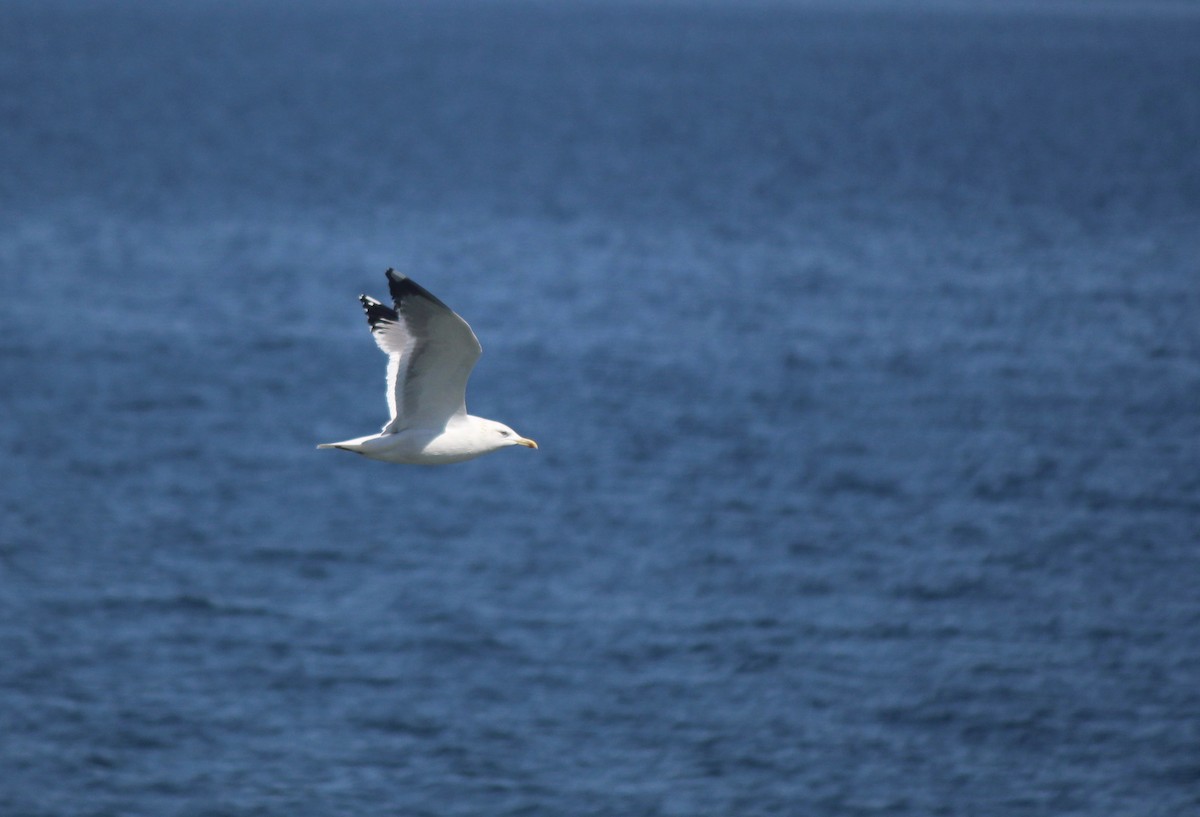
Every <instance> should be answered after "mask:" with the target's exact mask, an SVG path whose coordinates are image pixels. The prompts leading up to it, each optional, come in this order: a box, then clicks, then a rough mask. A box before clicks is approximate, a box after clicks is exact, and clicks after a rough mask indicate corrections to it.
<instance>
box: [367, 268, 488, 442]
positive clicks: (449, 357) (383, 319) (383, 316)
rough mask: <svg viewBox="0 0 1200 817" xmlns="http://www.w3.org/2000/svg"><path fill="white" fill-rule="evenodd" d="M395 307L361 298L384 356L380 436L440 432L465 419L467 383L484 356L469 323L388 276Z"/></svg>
mask: <svg viewBox="0 0 1200 817" xmlns="http://www.w3.org/2000/svg"><path fill="white" fill-rule="evenodd" d="M387 278H388V289H389V290H390V291H391V294H392V303H393V307H387V306H384V305H383V304H382V303H380V302H379V301H377V300H375V299H374V298H369V297H367V296H366V295H360V296H359V300H360V301H362V305H363V310H364V311H365V312H366V313H367V323H369V324H370V325H371V334H372V335H373V336H374V337H375V342H376V343H377V344H379V348H380V349H382V350H383V351H384V352H385V353H387V356H388V371H387V386H388V392H387V400H388V408H389V409H390V410H391V418H390V419H389V420H388V422H387V424H386V425H384V427H383V433H384V434H392V433H395V432H397V431H400V430H401V429H405V428H443V427H444V426H445V425H446V423H447V422H449V420H450V418H451V417H453V416H454V415H455V414H466V413H467V406H466V391H467V378H469V377H470V376H471V369H473V368H474V367H475V361H477V360H479V356H480V355H481V354H482V353H483V348H482V347H481V346H480V345H479V341H478V339H476V337H475V333H474V332H472V331H471V327H470V326H468V325H467V322H466V321H464V320H463V319H462V318H460V317H459V316H458V315H456V314H454V312H453V311H452V310H451V309H450V307H448V306H446V305H445V304H444V303H442V302H441V301H439V300H438V299H437V298H435V297H434V296H433V295H431V294H430V293H429V292H427V291H426V290H425V289H424V288H423V287H421V286H419V285H417V284H416V283H415V282H414V281H413V280H412V279H411V278H409V277H407V276H405V275H401V274H400V273H398V272H396V271H395V270H393V269H389V270H388V271H387Z"/></svg>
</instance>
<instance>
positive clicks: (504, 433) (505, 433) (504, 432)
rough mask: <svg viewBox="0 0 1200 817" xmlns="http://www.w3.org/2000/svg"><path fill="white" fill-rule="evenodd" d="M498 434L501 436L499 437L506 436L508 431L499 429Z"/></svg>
mask: <svg viewBox="0 0 1200 817" xmlns="http://www.w3.org/2000/svg"><path fill="white" fill-rule="evenodd" d="M500 436H501V437H507V436H508V432H507V431H501V432H500Z"/></svg>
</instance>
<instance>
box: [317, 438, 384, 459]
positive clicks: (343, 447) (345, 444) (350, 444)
mask: <svg viewBox="0 0 1200 817" xmlns="http://www.w3.org/2000/svg"><path fill="white" fill-rule="evenodd" d="M374 437H375V435H374V434H372V435H371V436H368V437H357V438H355V439H353V440H342V441H341V442H340V443H321V444H320V445H318V446H317V448H336V449H338V450H339V451H353V452H354V453H355V454H361V453H363V443H365V442H366V441H367V440H370V439H374Z"/></svg>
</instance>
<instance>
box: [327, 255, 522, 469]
mask: <svg viewBox="0 0 1200 817" xmlns="http://www.w3.org/2000/svg"><path fill="white" fill-rule="evenodd" d="M387 279H388V289H389V291H390V292H391V295H392V304H393V306H392V307H388V306H384V305H383V304H382V303H380V302H379V301H377V300H375V299H374V298H370V297H367V296H366V295H360V296H359V297H358V299H359V300H360V301H362V305H363V309H364V310H365V311H366V313H367V323H369V324H370V326H371V334H372V335H374V337H375V342H376V343H377V344H379V348H380V349H382V350H383V351H384V352H385V353H386V354H387V356H388V370H387V386H388V392H387V401H388V408H389V409H390V410H391V417H390V419H389V420H388V422H387V424H386V425H384V427H383V430H382V431H381V432H380V433H378V434H371V435H369V436H367V437H357V438H355V439H353V440H344V441H342V442H340V443H322V444H321V445H318V446H317V448H338V449H341V450H342V451H353V452H354V453H355V454H361V455H363V456H364V457H368V458H370V459H373V460H383V461H384V462H399V463H407V464H411V465H443V464H446V463H451V462H462V461H463V460H469V459H474V458H475V457H478V456H480V455H482V454H488V453H491V452H492V451H499V450H500V449H501V448H507V447H508V446H510V445H523V446H526V447H527V448H537V443H535V442H534V441H533V440H528V439H526V438H524V437H522V436H521V435H520V434H518V433H517V432H515V431H513V430H512V429H511V428H509V427H508V426H506V425H504V424H503V423H497V422H496V421H495V420H485V419H484V418H483V417H475V416H474V415H471V414H467V404H466V391H467V378H469V377H470V376H471V369H473V368H474V367H475V361H477V360H479V356H480V355H481V354H482V353H483V347H481V346H480V345H479V340H478V339H477V338H476V337H475V333H474V332H472V331H471V327H470V326H468V325H467V322H466V321H464V320H463V319H462V318H460V317H459V316H458V315H456V314H455V313H454V312H453V311H452V310H451V309H450V307H448V306H446V305H445V304H444V303H442V302H441V301H439V300H438V299H437V298H435V297H434V296H433V295H431V294H430V293H429V292H427V291H426V290H425V289H424V288H423V287H421V286H419V285H418V284H417V283H416V282H415V281H413V280H412V279H411V278H409V277H408V276H406V275H401V274H400V273H398V272H396V271H395V270H393V269H389V270H388V271H387Z"/></svg>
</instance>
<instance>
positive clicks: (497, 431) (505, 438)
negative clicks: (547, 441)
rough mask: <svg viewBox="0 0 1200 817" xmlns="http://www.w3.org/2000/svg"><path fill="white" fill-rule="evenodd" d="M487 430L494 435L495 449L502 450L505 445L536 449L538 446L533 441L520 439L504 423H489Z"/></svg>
mask: <svg viewBox="0 0 1200 817" xmlns="http://www.w3.org/2000/svg"><path fill="white" fill-rule="evenodd" d="M488 430H489V431H490V432H491V433H492V434H494V435H495V438H494V439H495V443H496V447H497V448H503V447H504V446H506V445H523V446H525V447H526V448H537V447H538V444H537V443H535V442H534V441H533V440H528V439H526V438H524V437H522V436H521V435H520V434H518V433H517V432H515V431H513V430H512V429H511V428H509V427H508V426H506V425H505V424H504V423H497V422H495V421H494V420H493V421H489V423H488Z"/></svg>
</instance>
